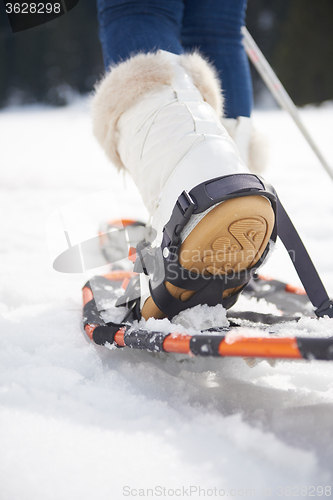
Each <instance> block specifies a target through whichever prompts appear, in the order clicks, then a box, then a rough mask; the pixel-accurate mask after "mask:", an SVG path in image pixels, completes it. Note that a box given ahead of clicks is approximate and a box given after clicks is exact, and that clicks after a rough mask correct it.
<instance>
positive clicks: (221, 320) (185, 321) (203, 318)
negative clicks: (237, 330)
mask: <svg viewBox="0 0 333 500" xmlns="http://www.w3.org/2000/svg"><path fill="white" fill-rule="evenodd" d="M172 321H173V323H175V324H178V325H181V326H183V327H184V328H191V329H195V330H196V331H199V330H207V329H208V328H217V327H223V326H229V321H228V319H227V311H226V310H225V309H224V307H222V305H221V304H218V305H216V306H214V307H209V306H208V305H207V304H202V305H198V306H195V307H191V308H189V309H185V310H184V311H181V312H180V313H179V314H177V316H175V317H174V318H173V320H172Z"/></svg>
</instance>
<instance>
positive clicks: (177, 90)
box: [93, 51, 276, 318]
mask: <svg viewBox="0 0 333 500" xmlns="http://www.w3.org/2000/svg"><path fill="white" fill-rule="evenodd" d="M221 96H222V94H221V89H220V86H219V81H218V79H217V78H216V76H215V72H214V70H213V69H212V67H210V66H209V65H208V63H207V62H206V61H205V60H204V59H202V58H201V56H200V55H198V54H191V55H182V56H177V55H174V54H171V53H168V52H164V51H159V52H157V53H153V54H139V55H136V56H134V57H132V58H131V59H129V60H127V61H125V62H122V63H120V64H119V65H117V66H116V67H114V68H111V71H110V72H109V73H108V74H107V75H106V76H105V78H104V79H103V80H102V82H101V83H100V84H99V86H98V87H97V90H96V94H95V96H94V99H93V122H94V132H95V135H96V137H97V139H98V141H99V142H100V144H101V145H102V147H103V148H104V150H105V152H106V154H107V155H108V157H109V158H110V160H111V161H112V162H113V163H114V164H115V165H116V166H117V167H118V168H125V169H126V170H128V171H129V172H130V174H131V175H132V177H133V179H134V181H135V183H136V184H137V186H138V188H139V190H140V193H141V195H142V198H143V201H144V203H145V205H146V207H147V209H148V211H149V213H150V214H151V216H152V221H153V222H152V225H153V227H154V228H155V229H156V231H157V240H156V242H155V245H154V246H155V248H149V249H144V248H143V249H142V252H141V254H140V259H141V267H142V269H143V270H144V271H145V273H146V275H148V277H147V276H146V275H145V274H142V278H141V313H142V316H143V317H144V318H148V317H152V316H153V317H157V318H160V317H163V316H168V317H172V316H174V315H175V314H177V313H178V312H179V311H180V310H182V309H185V308H187V307H192V306H193V305H196V304H199V303H207V304H209V305H215V304H217V303H221V302H222V304H223V305H225V306H226V307H230V306H231V305H232V304H233V303H234V302H235V301H236V300H237V297H238V294H239V291H240V290H241V289H242V288H243V287H244V286H245V284H246V283H247V282H248V280H249V279H250V273H248V272H247V271H248V270H249V269H254V268H256V266H258V265H259V264H261V263H262V261H263V260H264V258H265V256H266V253H267V250H268V247H269V242H270V239H271V237H272V233H273V239H274V237H275V236H274V233H275V232H276V231H275V229H274V228H275V214H274V208H273V207H272V203H273V205H274V196H273V195H271V194H270V193H269V192H268V191H269V189H268V190H267V187H266V186H265V184H264V183H263V181H262V180H260V179H259V178H257V177H256V176H253V175H251V174H249V171H248V170H247V167H246V166H245V164H244V163H243V161H242V160H241V158H240V155H239V153H238V151H237V149H236V147H235V145H234V143H233V141H232V140H231V139H230V136H229V134H228V133H227V132H226V130H225V128H224V127H223V126H222V124H221V120H220V118H219V115H220V114H221V112H222V97H221ZM271 202H272V203H271ZM139 253H140V252H139ZM139 267H140V266H139ZM137 268H138V266H137Z"/></svg>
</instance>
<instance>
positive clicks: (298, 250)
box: [277, 198, 333, 318]
mask: <svg viewBox="0 0 333 500" xmlns="http://www.w3.org/2000/svg"><path fill="white" fill-rule="evenodd" d="M277 217H278V235H279V237H280V239H281V241H282V243H283V245H284V246H285V248H286V250H287V252H288V254H289V257H290V259H291V261H292V263H293V265H294V267H295V270H296V272H297V274H298V276H299V278H300V280H301V282H302V284H303V286H304V288H305V291H306V293H307V295H308V297H309V299H310V301H311V302H312V304H313V305H314V306H315V307H316V310H315V313H316V315H317V316H318V317H323V316H329V317H331V318H332V317H333V302H332V301H331V300H330V298H329V296H328V294H327V292H326V290H325V287H324V285H323V283H322V281H321V279H320V276H319V274H318V272H317V269H316V268H315V266H314V264H313V262H312V260H311V257H310V255H309V254H308V252H307V250H306V248H305V246H304V243H303V241H302V240H301V237H300V236H299V234H298V232H297V231H296V228H295V226H294V225H293V223H292V222H291V220H290V218H289V216H288V214H287V212H286V211H285V209H284V207H283V205H282V204H281V202H280V200H279V198H277Z"/></svg>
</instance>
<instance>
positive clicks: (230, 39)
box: [181, 0, 253, 118]
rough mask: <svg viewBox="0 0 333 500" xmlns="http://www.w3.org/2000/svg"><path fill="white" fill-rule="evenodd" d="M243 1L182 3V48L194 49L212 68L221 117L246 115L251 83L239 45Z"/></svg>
mask: <svg viewBox="0 0 333 500" xmlns="http://www.w3.org/2000/svg"><path fill="white" fill-rule="evenodd" d="M246 5H247V0H185V10H184V17H183V29H182V35H181V40H182V45H183V47H184V48H185V49H186V50H193V49H194V48H198V49H199V50H200V52H201V53H202V54H203V55H206V56H207V57H208V59H209V60H210V61H211V62H212V63H213V64H214V65H215V67H216V68H217V70H218V72H219V76H220V78H221V80H222V87H223V91H224V97H225V115H226V116H227V117H229V118H237V117H238V116H250V113H251V109H252V106H253V91H252V80H251V73H250V67H249V62H248V58H247V56H246V53H245V50H244V48H243V44H242V35H241V27H242V26H243V25H244V24H245V13H246Z"/></svg>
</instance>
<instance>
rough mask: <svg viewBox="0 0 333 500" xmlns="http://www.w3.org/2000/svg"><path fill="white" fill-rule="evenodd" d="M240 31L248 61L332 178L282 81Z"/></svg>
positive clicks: (249, 38)
mask: <svg viewBox="0 0 333 500" xmlns="http://www.w3.org/2000/svg"><path fill="white" fill-rule="evenodd" d="M242 33H243V36H244V38H243V43H244V47H245V50H246V53H247V55H248V57H249V59H250V61H251V62H252V63H253V65H254V66H255V68H256V69H257V71H258V73H259V74H260V76H261V78H262V79H263V81H264V82H265V83H266V85H267V87H268V89H269V90H270V91H271V93H272V95H273V97H275V99H276V101H277V102H278V104H279V105H280V106H281V108H283V109H285V110H286V111H288V113H289V114H290V116H291V117H292V118H293V120H294V121H295V123H296V125H297V126H298V128H299V130H300V131H301V132H302V134H303V136H304V137H305V139H306V140H307V142H308V144H309V145H310V147H311V148H312V150H313V151H314V153H315V154H316V156H317V158H318V159H319V161H320V163H321V164H322V166H323V167H324V169H325V170H326V172H327V173H328V175H329V176H330V177H331V179H332V180H333V171H332V169H331V167H330V165H329V164H328V163H327V161H326V159H325V158H324V156H323V155H322V153H321V152H320V150H319V148H318V146H317V145H316V143H315V142H314V140H313V138H312V137H311V135H310V134H309V132H308V130H307V129H306V128H305V126H304V124H303V123H302V121H301V118H300V115H299V113H298V110H297V108H296V106H295V104H294V103H293V101H292V100H291V98H290V96H289V94H288V93H287V91H286V90H285V88H284V87H283V85H282V83H281V82H280V80H279V79H278V77H277V76H276V74H275V73H274V71H273V69H272V67H271V66H270V65H269V63H268V61H267V59H266V58H265V56H264V54H263V53H262V52H261V50H260V49H259V47H258V45H257V44H256V42H255V41H254V40H253V38H252V36H251V34H250V33H249V32H248V30H247V29H246V27H245V26H243V28H242Z"/></svg>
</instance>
